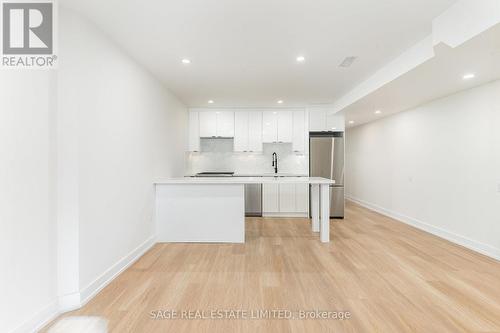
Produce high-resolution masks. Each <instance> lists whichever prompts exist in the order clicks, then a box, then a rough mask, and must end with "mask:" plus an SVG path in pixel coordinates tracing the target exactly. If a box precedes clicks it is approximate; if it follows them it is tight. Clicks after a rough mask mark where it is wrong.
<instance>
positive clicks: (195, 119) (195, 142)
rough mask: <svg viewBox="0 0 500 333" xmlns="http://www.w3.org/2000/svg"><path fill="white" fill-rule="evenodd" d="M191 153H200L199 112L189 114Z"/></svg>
mask: <svg viewBox="0 0 500 333" xmlns="http://www.w3.org/2000/svg"><path fill="white" fill-rule="evenodd" d="M189 151H200V121H199V112H196V111H191V112H189Z"/></svg>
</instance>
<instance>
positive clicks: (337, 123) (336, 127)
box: [326, 114, 345, 131]
mask: <svg viewBox="0 0 500 333" xmlns="http://www.w3.org/2000/svg"><path fill="white" fill-rule="evenodd" d="M326 124H327V128H328V130H329V131H344V130H345V117H344V116H341V115H336V114H332V115H328V116H327V117H326Z"/></svg>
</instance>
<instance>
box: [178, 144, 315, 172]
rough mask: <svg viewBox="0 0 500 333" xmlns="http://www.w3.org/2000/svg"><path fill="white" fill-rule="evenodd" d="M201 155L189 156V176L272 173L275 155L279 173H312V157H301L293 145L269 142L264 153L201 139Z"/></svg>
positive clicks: (187, 156)
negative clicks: (199, 173)
mask: <svg viewBox="0 0 500 333" xmlns="http://www.w3.org/2000/svg"><path fill="white" fill-rule="evenodd" d="M200 150H201V151H200V152H190V153H186V173H185V174H186V175H193V174H196V173H198V172H204V171H234V172H235V173H237V174H263V173H272V172H274V168H273V167H272V165H271V164H272V154H273V152H276V154H278V172H280V173H293V174H301V175H306V174H308V170H309V156H308V155H303V154H297V153H295V152H294V151H293V149H292V144H291V143H281V144H272V143H265V144H264V151H263V152H261V153H240V152H234V151H233V139H201V140H200Z"/></svg>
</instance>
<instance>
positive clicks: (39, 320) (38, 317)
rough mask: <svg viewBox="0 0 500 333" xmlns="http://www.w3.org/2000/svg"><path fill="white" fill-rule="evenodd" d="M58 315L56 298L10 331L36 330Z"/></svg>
mask: <svg viewBox="0 0 500 333" xmlns="http://www.w3.org/2000/svg"><path fill="white" fill-rule="evenodd" d="M58 315H59V308H58V304H57V300H54V301H53V302H51V303H50V304H48V305H47V306H45V307H44V308H43V309H41V310H40V311H38V312H37V313H35V314H34V315H33V316H32V317H31V318H30V319H28V320H27V321H25V322H24V323H23V324H22V325H20V326H18V327H17V328H15V329H14V330H12V331H11V333H26V332H37V331H38V330H40V329H41V328H42V327H44V326H45V325H47V324H48V323H49V322H50V321H52V320H53V319H54V318H56V317H57V316H58Z"/></svg>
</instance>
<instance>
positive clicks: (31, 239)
mask: <svg viewBox="0 0 500 333" xmlns="http://www.w3.org/2000/svg"><path fill="white" fill-rule="evenodd" d="M52 76H53V74H52V73H51V72H48V71H26V70H21V71H15V70H12V71H11V70H4V71H2V72H1V74H0V103H1V106H0V267H1V269H0V270H1V272H0V332H10V331H11V330H14V329H17V328H19V330H20V331H23V330H25V329H26V328H29V327H32V326H33V324H36V323H37V322H39V321H40V320H43V319H44V318H48V317H51V316H52V315H53V314H54V313H55V312H56V311H57V290H56V255H55V254H56V252H55V251H56V250H55V240H56V229H55V228H56V222H55V213H54V204H55V196H54V171H55V166H54V162H55V151H54V143H55V138H54V137H53V134H54V131H53V128H54V125H55V120H54V119H55V118H54V111H55V109H54V108H53V95H52V93H51V86H52Z"/></svg>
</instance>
